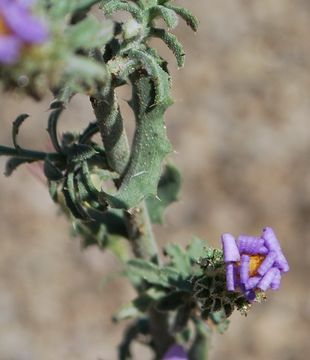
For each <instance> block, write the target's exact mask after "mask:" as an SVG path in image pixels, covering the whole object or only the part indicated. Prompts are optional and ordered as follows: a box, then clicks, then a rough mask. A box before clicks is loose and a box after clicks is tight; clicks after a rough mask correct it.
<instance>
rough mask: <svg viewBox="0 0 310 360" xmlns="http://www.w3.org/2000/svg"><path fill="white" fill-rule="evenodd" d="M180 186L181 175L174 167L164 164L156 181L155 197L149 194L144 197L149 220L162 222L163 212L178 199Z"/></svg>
mask: <svg viewBox="0 0 310 360" xmlns="http://www.w3.org/2000/svg"><path fill="white" fill-rule="evenodd" d="M180 187H181V176H180V173H179V171H178V169H177V168H176V167H174V166H173V165H166V166H165V169H164V172H163V174H162V175H161V177H160V180H159V183H158V190H157V197H154V196H150V197H148V198H147V199H146V204H147V207H148V210H149V214H150V217H151V221H152V222H153V223H159V224H162V223H163V219H164V212H165V210H166V208H167V207H168V206H169V205H170V204H172V203H173V202H175V201H177V200H178V196H179V191H180Z"/></svg>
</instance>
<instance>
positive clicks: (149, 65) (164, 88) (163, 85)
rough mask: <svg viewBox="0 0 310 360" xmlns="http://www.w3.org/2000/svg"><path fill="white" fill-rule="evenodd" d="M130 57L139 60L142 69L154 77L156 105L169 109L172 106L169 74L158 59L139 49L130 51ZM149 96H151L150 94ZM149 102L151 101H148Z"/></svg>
mask: <svg viewBox="0 0 310 360" xmlns="http://www.w3.org/2000/svg"><path fill="white" fill-rule="evenodd" d="M128 56H129V57H131V58H132V59H135V60H138V61H139V62H140V63H141V65H142V67H143V68H144V69H145V70H146V71H147V73H148V74H149V75H150V76H151V77H152V80H153V83H154V88H155V93H156V96H155V105H161V104H163V105H165V106H167V107H168V106H170V105H171V104H172V100H171V97H170V79H169V76H168V74H167V73H166V72H165V71H164V70H163V69H162V68H161V66H160V65H159V64H158V62H157V59H156V58H155V57H154V56H153V55H151V54H149V53H147V52H146V51H142V50H137V49H130V51H128ZM149 92H150V91H149ZM149 96H151V95H150V94H149ZM151 97H152V96H151ZM147 101H149V99H147ZM150 105H151V104H150Z"/></svg>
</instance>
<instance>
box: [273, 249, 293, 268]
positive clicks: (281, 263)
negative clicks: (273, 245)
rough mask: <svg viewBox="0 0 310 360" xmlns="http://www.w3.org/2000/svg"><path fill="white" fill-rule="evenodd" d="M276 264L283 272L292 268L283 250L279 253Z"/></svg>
mask: <svg viewBox="0 0 310 360" xmlns="http://www.w3.org/2000/svg"><path fill="white" fill-rule="evenodd" d="M276 265H277V267H278V268H279V269H280V270H281V271H283V272H288V271H289V269H290V267H289V265H288V262H287V260H286V258H285V256H284V255H283V253H282V251H280V252H278V253H277V260H276Z"/></svg>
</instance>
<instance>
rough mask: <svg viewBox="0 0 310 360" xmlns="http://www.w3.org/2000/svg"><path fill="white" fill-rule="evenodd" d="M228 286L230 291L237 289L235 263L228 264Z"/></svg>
mask: <svg viewBox="0 0 310 360" xmlns="http://www.w3.org/2000/svg"><path fill="white" fill-rule="evenodd" d="M226 287H227V290H228V291H235V265H234V264H232V263H228V264H227V265H226Z"/></svg>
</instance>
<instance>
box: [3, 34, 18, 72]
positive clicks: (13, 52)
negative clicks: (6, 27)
mask: <svg viewBox="0 0 310 360" xmlns="http://www.w3.org/2000/svg"><path fill="white" fill-rule="evenodd" d="M20 49H21V42H20V40H18V39H17V38H16V37H14V36H0V63H2V64H7V65H9V64H14V63H15V62H16V61H17V60H18V58H19V54H20Z"/></svg>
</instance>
